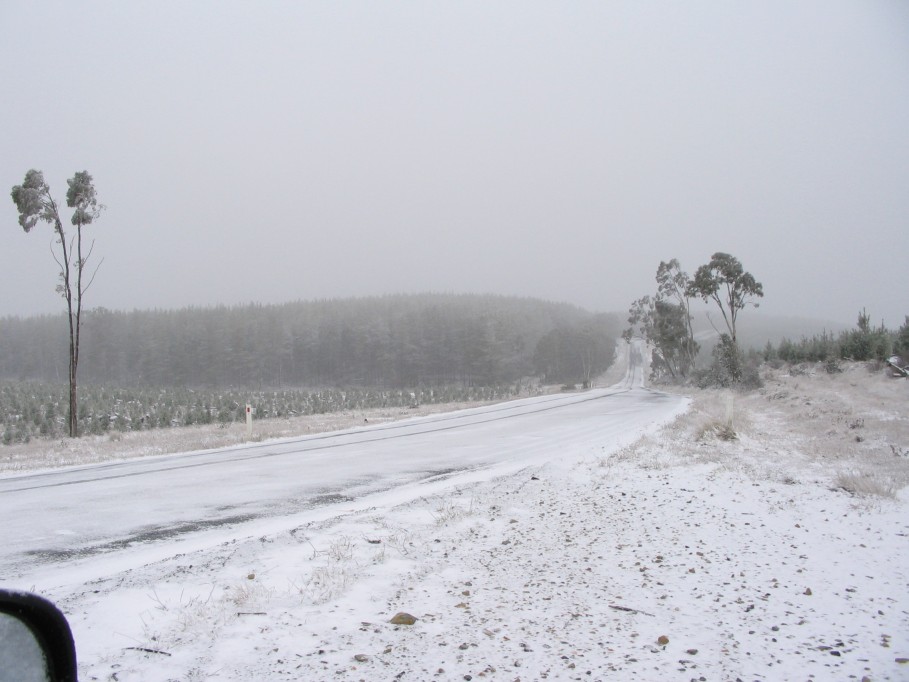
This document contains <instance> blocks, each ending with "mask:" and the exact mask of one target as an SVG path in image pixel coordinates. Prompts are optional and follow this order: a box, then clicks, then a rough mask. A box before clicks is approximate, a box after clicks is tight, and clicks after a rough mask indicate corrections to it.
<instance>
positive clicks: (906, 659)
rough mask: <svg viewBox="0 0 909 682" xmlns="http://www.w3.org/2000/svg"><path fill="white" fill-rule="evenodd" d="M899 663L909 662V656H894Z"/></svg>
mask: <svg viewBox="0 0 909 682" xmlns="http://www.w3.org/2000/svg"><path fill="white" fill-rule="evenodd" d="M893 660H894V661H896V662H897V663H909V658H894V659H893Z"/></svg>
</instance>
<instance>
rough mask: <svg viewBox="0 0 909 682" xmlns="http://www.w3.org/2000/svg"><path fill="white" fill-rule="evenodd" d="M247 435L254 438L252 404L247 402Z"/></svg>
mask: <svg viewBox="0 0 909 682" xmlns="http://www.w3.org/2000/svg"><path fill="white" fill-rule="evenodd" d="M246 437H247V438H252V405H250V404H249V403H246Z"/></svg>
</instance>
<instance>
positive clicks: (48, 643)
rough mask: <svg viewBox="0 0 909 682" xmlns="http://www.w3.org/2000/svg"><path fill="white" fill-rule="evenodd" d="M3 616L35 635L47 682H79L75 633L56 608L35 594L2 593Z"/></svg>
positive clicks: (0, 595) (2, 643) (0, 601)
mask: <svg viewBox="0 0 909 682" xmlns="http://www.w3.org/2000/svg"><path fill="white" fill-rule="evenodd" d="M0 614H8V615H9V616H12V617H13V618H15V619H16V620H18V621H19V622H21V623H22V624H23V625H25V626H26V627H27V628H28V629H29V630H30V631H31V633H32V634H33V635H34V637H35V639H36V641H37V642H38V645H39V646H40V647H41V649H42V651H43V652H44V657H45V661H46V664H47V676H48V680H50V681H51V682H77V669H76V646H75V643H74V642H73V633H72V631H71V630H70V627H69V623H68V622H67V621H66V617H65V616H64V615H63V613H61V612H60V610H59V609H58V608H57V607H56V606H54V605H53V604H52V603H51V602H49V601H48V600H47V599H44V598H43V597H39V596H38V595H35V594H31V593H28V592H20V591H18V590H4V589H0ZM2 646H4V642H0V647H2Z"/></svg>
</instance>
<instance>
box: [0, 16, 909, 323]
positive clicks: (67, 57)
mask: <svg viewBox="0 0 909 682" xmlns="http://www.w3.org/2000/svg"><path fill="white" fill-rule="evenodd" d="M0 86H2V97H0V185H2V187H3V188H5V189H3V196H4V197H6V198H5V199H3V201H2V202H0V218H2V220H0V291H2V294H0V315H6V314H16V315H28V314H33V313H47V312H57V311H60V310H62V306H63V303H62V300H61V299H60V298H59V297H58V296H57V295H56V294H55V293H54V284H55V282H54V280H55V276H56V272H57V267H56V265H55V263H54V261H53V259H52V257H51V254H50V251H49V246H50V243H51V231H50V228H49V226H47V225H41V226H39V228H36V229H35V230H33V231H32V233H30V234H27V235H26V234H25V233H24V232H23V231H22V229H21V228H20V227H19V225H18V224H17V213H16V209H15V206H14V205H13V202H12V201H11V200H10V198H9V189H10V188H11V187H12V186H13V185H15V184H19V183H21V182H22V180H23V177H24V174H25V171H26V170H28V169H29V168H37V169H40V170H43V171H44V173H45V178H46V179H47V181H48V182H49V183H50V185H51V188H52V191H53V192H54V193H55V194H56V198H57V199H58V201H60V202H61V203H63V202H64V200H65V194H66V179H67V178H69V177H71V176H72V175H73V173H74V172H76V171H80V170H88V171H89V172H90V173H91V174H92V175H93V176H94V179H95V185H96V187H97V190H98V193H99V195H100V197H101V200H102V201H103V203H105V204H106V205H107V211H106V213H105V214H104V216H103V218H102V219H101V220H100V221H99V222H98V223H97V224H96V225H94V226H92V228H91V234H92V235H93V236H96V238H97V246H96V249H95V253H94V259H95V261H96V262H97V261H98V260H100V258H101V257H103V258H104V263H103V265H102V267H101V270H100V272H99V274H98V278H97V280H96V281H95V284H94V287H93V288H92V289H91V290H90V291H89V294H88V297H87V305H88V306H89V307H95V306H104V307H106V308H110V309H126V310H130V309H133V308H173V307H183V306H188V305H196V306H198V305H210V304H219V303H223V304H229V305H230V304H237V303H245V302H249V301H257V302H263V303H270V302H284V301H290V300H297V299H313V298H330V297H346V296H361V295H372V294H384V293H399V292H423V291H436V292H491V293H501V294H517V295H527V296H537V297H542V298H546V299H552V300H559V301H568V302H571V303H576V304H578V305H582V306H584V307H587V308H589V309H591V310H599V311H614V310H615V311H624V310H626V309H627V307H628V304H629V303H630V301H631V300H632V299H634V298H637V297H639V296H641V295H643V294H646V293H651V292H652V290H653V289H654V287H655V285H654V281H653V280H654V274H655V271H656V268H657V265H658V264H659V262H660V260H664V259H665V260H668V259H670V258H673V257H676V258H679V260H680V261H681V263H682V266H683V268H685V269H687V270H688V271H690V272H692V273H693V271H694V270H695V269H696V268H697V266H698V265H700V264H702V263H705V262H706V261H707V260H709V258H710V255H711V254H712V253H713V252H715V251H726V252H729V253H732V254H733V255H735V256H737V257H738V258H739V259H740V260H741V261H742V262H743V264H744V265H745V268H746V269H747V270H749V271H751V272H752V273H753V274H754V275H755V277H756V278H757V279H758V280H759V281H761V282H762V283H763V285H764V290H765V294H766V295H765V298H764V299H763V301H762V306H761V309H762V310H763V311H764V312H766V313H768V314H769V313H772V314H780V315H793V316H809V317H814V318H819V319H828V320H834V321H840V322H846V323H852V322H854V320H855V317H856V313H857V311H858V310H859V309H860V308H862V307H863V306H864V307H866V308H867V309H868V312H869V313H871V314H872V317H873V319H874V320H875V321H879V320H880V319H882V318H883V319H884V320H885V321H886V322H887V323H888V325H890V326H899V324H900V323H902V321H903V318H904V315H905V314H907V313H909V274H907V272H909V3H907V2H905V1H903V0H894V1H892V2H887V1H874V0H857V1H855V2H839V1H836V0H819V1H810V0H805V1H798V2H793V1H792V0H784V1H780V2H774V1H763V0H762V1H761V2H756V1H755V2H744V1H743V2H725V1H723V2H719V1H718V2H637V1H634V2H630V1H629V2H602V1H598V2H547V3H543V2H528V1H527V0H521V1H520V2H492V3H490V2H446V3H438V2H425V1H422V0H421V1H418V2H343V3H342V2H229V1H223V0H220V1H218V2H201V1H198V0H194V1H193V2H160V1H156V2H142V3H140V2H119V1H111V2H104V3H102V2H79V3H72V2H53V3H52V2H33V1H31V0H29V1H28V2H23V1H19V0H5V1H4V2H2V3H0Z"/></svg>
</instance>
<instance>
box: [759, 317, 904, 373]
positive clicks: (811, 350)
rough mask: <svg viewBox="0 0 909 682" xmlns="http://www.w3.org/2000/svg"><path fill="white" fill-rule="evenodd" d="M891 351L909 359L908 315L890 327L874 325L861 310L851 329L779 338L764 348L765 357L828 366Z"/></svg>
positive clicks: (884, 356) (882, 357) (883, 357)
mask: <svg viewBox="0 0 909 682" xmlns="http://www.w3.org/2000/svg"><path fill="white" fill-rule="evenodd" d="M894 354H898V355H902V356H903V357H904V358H905V359H907V360H909V316H906V319H905V322H904V323H903V325H902V326H901V327H900V328H899V329H897V330H891V329H887V327H886V326H885V325H884V323H883V322H881V324H880V325H879V326H874V325H873V324H872V323H871V316H870V315H869V314H868V313H867V312H866V311H865V310H862V311H861V312H860V313H859V314H858V321H857V323H856V326H855V328H854V329H850V330H847V331H844V332H841V333H840V334H838V335H835V334H832V333H829V332H822V333H821V334H815V335H814V336H812V337H811V338H807V337H802V338H801V339H799V340H798V341H793V340H791V339H782V340H781V341H780V343H779V344H778V345H777V346H774V345H773V344H771V343H768V344H767V346H766V348H765V349H764V359H765V360H769V361H773V360H780V361H783V362H789V363H799V362H829V363H834V364H831V369H833V368H834V367H835V363H836V361H838V360H855V361H867V360H887V359H888V358H889V357H890V356H892V355H894Z"/></svg>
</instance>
